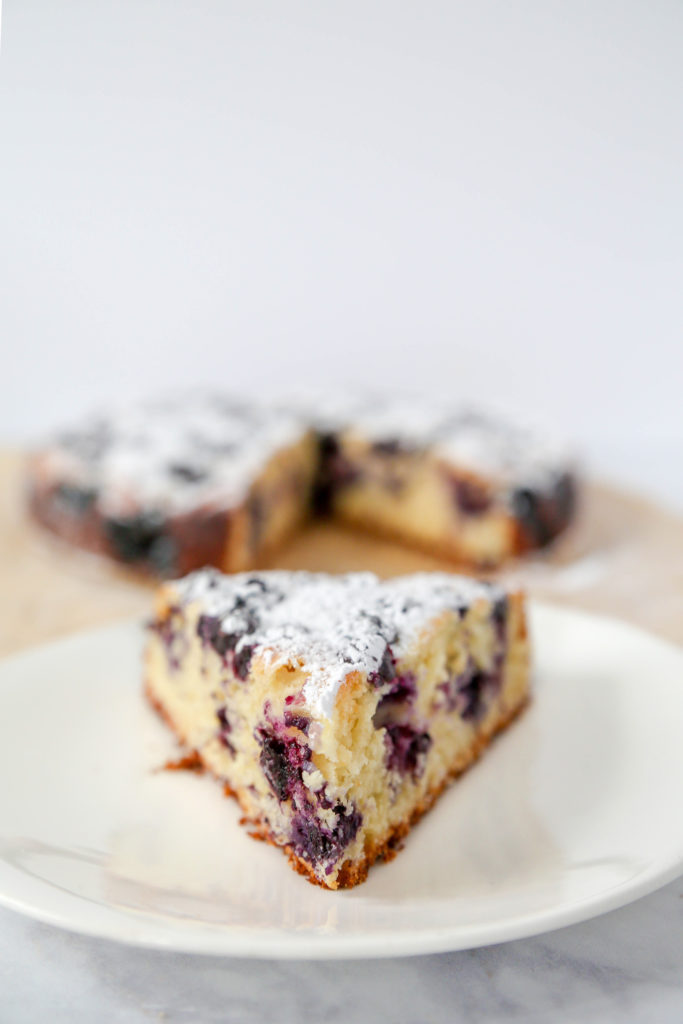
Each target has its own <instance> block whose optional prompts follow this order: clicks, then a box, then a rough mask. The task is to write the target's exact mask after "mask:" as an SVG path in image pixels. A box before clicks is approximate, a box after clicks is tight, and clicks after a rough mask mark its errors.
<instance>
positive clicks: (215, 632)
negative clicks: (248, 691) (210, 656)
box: [197, 615, 254, 681]
mask: <svg viewBox="0 0 683 1024" xmlns="http://www.w3.org/2000/svg"><path fill="white" fill-rule="evenodd" d="M250 625H251V624H250V623H247V624H246V627H247V628H246V630H245V633H246V634H248V633H249V632H250V631H251V630H250V628H249V627H250ZM252 628H253V627H252ZM245 633H237V632H227V631H226V630H224V629H223V628H222V626H221V620H220V619H219V618H217V617H216V616H215V615H200V617H199V620H198V622H197V636H199V638H200V639H201V640H202V642H203V643H205V644H208V646H209V647H211V648H213V650H214V651H215V652H216V654H217V655H218V656H219V657H220V658H222V659H223V661H224V662H225V663H226V664H229V665H230V667H231V668H232V670H233V672H234V673H235V675H236V676H237V678H238V679H241V680H242V681H244V680H245V679H246V678H247V676H248V674H249V666H250V664H251V657H252V654H253V652H254V648H253V647H252V646H249V644H245V643H241V644H240V641H241V640H242V639H243V637H244V636H245ZM238 647H239V650H238V649H237V648H238Z"/></svg>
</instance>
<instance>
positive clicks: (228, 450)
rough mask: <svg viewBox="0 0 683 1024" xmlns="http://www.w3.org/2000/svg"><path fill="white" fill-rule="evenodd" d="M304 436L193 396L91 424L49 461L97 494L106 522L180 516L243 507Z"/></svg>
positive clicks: (259, 412)
mask: <svg viewBox="0 0 683 1024" xmlns="http://www.w3.org/2000/svg"><path fill="white" fill-rule="evenodd" d="M305 431H306V427H305V425H303V424H302V422H301V421H300V420H299V419H298V418H297V417H296V416H295V415H293V414H291V413H288V412H285V411H282V410H277V409H270V408H268V409H266V408H262V407H259V406H257V405H254V404H251V403H247V402H240V401H238V400H234V399H231V398H229V397H227V396H224V395H220V394H206V393H194V394H187V395H184V396H177V397H175V398H173V399H166V400H157V401H149V402H143V403H139V404H138V405H135V406H131V407H126V408H121V409H118V410H113V411H112V412H111V413H108V414H106V415H101V416H93V417H91V418H90V419H89V420H86V421H85V422H83V423H81V424H79V425H78V426H77V427H75V428H74V429H72V430H65V431H62V432H61V433H60V434H58V435H57V437H56V439H55V442H54V443H53V445H52V447H51V448H50V449H48V458H49V459H50V460H51V463H52V465H53V466H54V468H55V469H56V470H57V471H58V472H59V473H61V474H63V475H65V476H66V477H67V478H68V479H70V480H72V481H73V483H74V484H75V485H77V486H80V487H83V488H88V489H91V490H93V491H94V492H96V494H97V498H98V503H99V505H100V508H102V510H103V511H104V512H105V513H106V514H108V515H126V514H129V513H130V512H132V511H135V509H136V508H137V507H139V506H141V505H142V506H144V507H146V508H152V509H158V510H161V511H169V512H182V511H183V510H185V509H191V508H193V507H196V506H197V505H199V504H203V503H212V502H215V503H218V504H221V505H231V504H234V503H237V502H239V501H240V500H242V499H243V498H244V497H245V495H246V494H247V492H248V490H249V487H250V486H251V484H252V483H253V482H254V479H255V478H256V477H257V476H258V474H259V473H260V472H261V471H262V470H263V468H264V466H265V464H266V462H267V461H268V460H269V459H270V458H271V457H272V456H273V455H274V454H275V453H276V452H277V451H279V450H280V449H282V448H283V447H286V446H287V445H290V444H293V443H295V442H296V441H297V440H299V439H300V438H301V437H302V436H303V434H304V433H305Z"/></svg>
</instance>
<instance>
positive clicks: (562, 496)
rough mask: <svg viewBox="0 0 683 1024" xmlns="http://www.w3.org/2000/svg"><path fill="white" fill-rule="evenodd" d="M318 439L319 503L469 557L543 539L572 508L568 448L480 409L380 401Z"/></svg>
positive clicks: (478, 561)
mask: <svg viewBox="0 0 683 1024" xmlns="http://www.w3.org/2000/svg"><path fill="white" fill-rule="evenodd" d="M319 444H320V445H321V449H322V452H323V457H322V469H321V471H319V474H318V479H317V486H316V495H317V501H318V506H319V507H320V508H321V509H323V510H326V511H328V512H330V513H331V514H333V515H334V516H335V517H336V518H337V519H342V520H345V521H347V522H348V523H350V524H352V525H354V526H357V527H362V528H365V529H370V530H374V531H376V532H379V533H383V534H387V535H390V536H394V537H396V538H398V539H400V540H403V541H405V542H408V543H410V544H412V545H416V546H419V547H424V548H427V549H428V550H430V551H432V552H434V553H436V554H438V555H445V556H446V557H449V558H455V559H456V560H459V561H462V562H465V563H467V564H470V565H475V566H482V567H483V566H488V567H493V566H496V565H499V564H500V563H501V562H502V561H504V560H505V559H506V558H508V557H510V556H511V555H515V554H522V553H524V552H526V551H529V550H531V549H535V548H542V547H545V546H546V545H548V544H549V543H550V542H551V541H552V540H554V539H555V537H557V536H558V534H560V533H561V532H562V531H563V530H564V529H565V527H566V526H567V525H568V524H569V522H570V521H571V519H572V517H573V514H574V508H575V498H576V494H575V492H576V485H575V479H574V473H573V470H572V467H571V462H570V459H569V458H568V456H567V454H566V452H564V451H563V450H562V449H561V448H560V447H558V446H556V445H553V444H551V443H549V442H545V441H543V440H542V439H541V438H539V437H537V436H535V435H534V434H532V433H530V432H529V431H526V430H523V429H520V428H515V427H512V426H510V425H508V424H505V423H503V422H500V421H498V420H496V419H494V418H491V417H489V416H484V415H482V414H481V413H476V412H470V411H461V412H455V413H454V412H453V410H452V409H444V408H442V409H439V408H438V407H431V408H430V409H429V410H426V409H424V408H421V407H419V406H417V405H415V404H411V405H405V406H404V405H401V404H400V403H388V404H387V403H384V404H383V403H381V402H378V403H376V404H375V405H374V406H373V407H372V410H371V411H367V412H365V413H362V412H361V413H357V414H356V415H355V416H354V417H353V418H351V419H349V420H348V421H347V423H345V424H341V425H340V426H338V427H337V429H336V430H328V431H327V433H326V434H324V435H323V437H322V440H319Z"/></svg>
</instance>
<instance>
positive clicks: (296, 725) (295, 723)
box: [284, 708, 311, 735]
mask: <svg viewBox="0 0 683 1024" xmlns="http://www.w3.org/2000/svg"><path fill="white" fill-rule="evenodd" d="M284 723H285V725H286V726H287V728H288V729H298V730H299V732H302V733H304V735H306V734H307V733H308V730H309V728H310V725H311V720H310V718H307V717H306V715H297V714H296V713H295V712H294V711H290V710H289V708H285V713H284Z"/></svg>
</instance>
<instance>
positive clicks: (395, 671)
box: [145, 569, 529, 889]
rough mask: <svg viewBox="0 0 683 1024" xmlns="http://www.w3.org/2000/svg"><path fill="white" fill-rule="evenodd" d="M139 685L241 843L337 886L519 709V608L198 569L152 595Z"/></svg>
mask: <svg viewBox="0 0 683 1024" xmlns="http://www.w3.org/2000/svg"><path fill="white" fill-rule="evenodd" d="M145 685H146V691H147V695H148V697H149V699H150V701H151V702H152V704H153V705H154V706H155V707H156V708H157V710H159V711H160V712H161V714H162V715H163V717H164V718H165V719H166V721H167V722H168V724H169V725H170V726H171V728H172V729H173V730H174V732H175V734H176V735H177V737H178V738H179V739H180V740H181V741H182V742H183V743H184V744H185V745H186V746H187V747H188V748H190V749H191V750H193V751H196V753H197V755H198V757H199V758H200V759H201V761H202V762H203V764H204V765H205V766H206V767H207V768H208V769H210V771H211V772H213V773H214V775H215V776H216V777H217V778H218V779H219V780H221V781H222V782H223V784H224V786H225V788H226V791H227V792H229V793H230V794H232V795H234V796H235V797H236V798H237V800H238V801H239V803H240V804H241V806H242V809H243V811H244V814H245V816H246V819H247V821H249V822H250V823H251V827H252V830H253V834H255V835H256V836H258V837H259V838H263V839H266V840H268V841H269V842H271V843H273V844H275V845H276V846H279V847H281V848H282V849H283V850H284V851H285V852H286V853H287V854H288V856H289V859H290V862H291V863H292V865H293V866H294V867H295V869H296V870H297V871H299V872H301V873H302V874H305V875H306V876H308V878H309V879H310V881H312V882H315V883H316V884H318V885H321V886H324V887H326V888H329V889H337V888H343V887H349V886H353V885H356V884H357V883H359V882H362V881H363V880H364V879H365V877H366V875H367V873H368V869H369V867H370V866H371V865H372V863H373V862H374V861H375V860H377V859H378V858H390V857H391V856H393V855H394V853H395V851H396V848H397V846H398V845H399V843H400V841H401V839H402V838H403V836H405V834H406V833H407V832H408V830H409V829H410V827H411V825H412V824H413V823H414V822H415V821H416V820H417V819H418V818H419V817H420V816H421V815H422V814H423V813H424V812H425V811H426V810H427V809H428V808H429V807H430V806H431V805H432V804H433V802H434V801H435V800H436V798H437V797H438V796H439V794H440V793H441V792H442V790H443V789H444V787H445V786H446V785H447V784H448V782H449V781H450V780H451V779H453V778H454V777H455V776H456V775H458V774H459V773H460V772H462V771H463V770H464V769H465V768H467V767H468V766H469V765H470V764H471V763H472V762H473V761H474V760H476V758H477V757H478V756H479V755H480V754H481V752H482V750H483V749H484V747H485V746H486V745H487V743H488V742H489V740H490V739H491V738H492V737H493V735H494V734H495V733H496V732H498V731H499V730H501V729H503V728H504V727H505V726H506V725H507V724H508V723H509V722H510V721H511V720H512V719H513V718H514V716H515V715H516V714H517V713H518V711H520V709H521V708H522V707H523V706H524V704H525V703H526V701H527V698H528V690H529V654H528V642H527V633H526V625H525V612H524V605H523V599H522V597H521V595H520V594H519V593H511V592H506V591H505V590H504V589H503V588H502V587H500V586H498V585H495V584H487V583H479V582H476V581H475V580H471V579H468V578H463V577H458V576H451V575H447V574H441V573H424V574H418V575H414V576H406V577H402V578H397V579H393V580H389V581H380V580H379V579H378V578H377V577H376V576H374V575H373V574H371V573H356V574H349V575H346V576H327V575H323V574H310V573H305V572H281V571H272V572H263V573H257V574H251V575H249V574H246V573H242V574H238V575H235V576H223V575H221V574H220V573H219V572H217V571H216V570H214V569H204V570H201V571H198V572H195V573H192V574H191V575H189V576H187V577H185V578H184V579H181V580H179V581H175V582H170V583H166V584H164V585H162V587H161V588H160V590H159V594H158V600H157V608H156V615H155V618H154V620H153V623H152V624H151V626H150V630H149V639H148V643H147V648H146V655H145Z"/></svg>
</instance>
